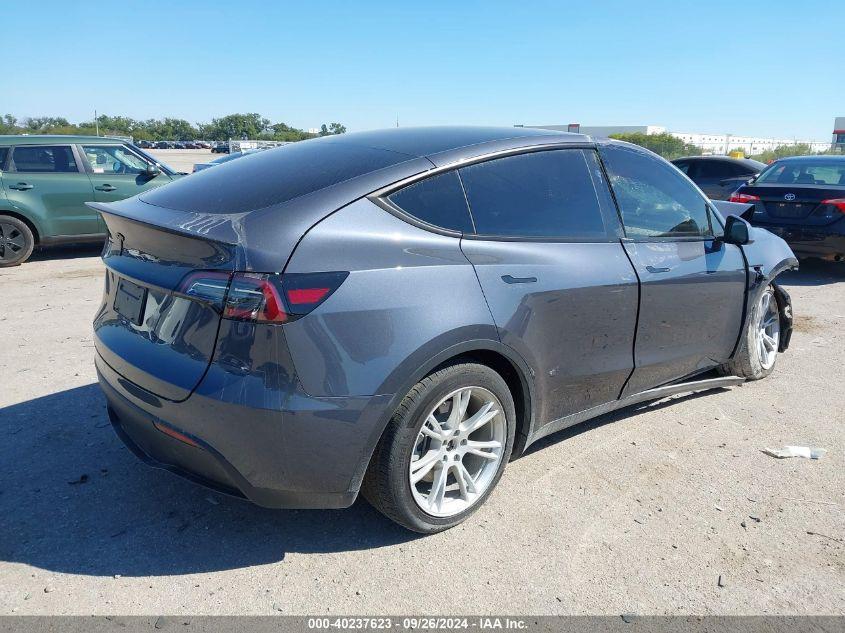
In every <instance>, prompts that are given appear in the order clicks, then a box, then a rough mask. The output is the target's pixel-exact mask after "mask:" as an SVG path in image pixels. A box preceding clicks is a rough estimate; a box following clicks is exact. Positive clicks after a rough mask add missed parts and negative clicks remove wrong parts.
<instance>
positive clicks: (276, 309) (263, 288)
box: [223, 272, 349, 323]
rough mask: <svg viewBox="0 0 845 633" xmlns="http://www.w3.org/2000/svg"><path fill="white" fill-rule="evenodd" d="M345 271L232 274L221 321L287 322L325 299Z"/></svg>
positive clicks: (303, 314) (336, 285)
mask: <svg viewBox="0 0 845 633" xmlns="http://www.w3.org/2000/svg"><path fill="white" fill-rule="evenodd" d="M348 275H349V273H347V272H327V273H303V274H300V273H295V274H288V275H277V274H274V273H235V274H234V276H233V277H232V282H231V284H230V285H229V292H228V294H227V295H226V304H225V306H224V308H223V318H225V319H234V320H238V321H254V322H257V323H289V322H291V321H295V320H296V319H298V318H300V317H303V316H305V315H306V314H308V313H309V312H311V311H312V310H314V309H315V308H316V307H317V306H319V305H320V304H321V303H323V302H324V301H325V300H326V299H328V298H329V297H330V296H331V294H332V293H333V292H334V291H335V290H337V289H338V288H339V287H340V284H342V283H343V280H344V279H346V277H347V276H348Z"/></svg>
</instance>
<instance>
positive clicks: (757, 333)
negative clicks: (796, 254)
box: [720, 285, 780, 380]
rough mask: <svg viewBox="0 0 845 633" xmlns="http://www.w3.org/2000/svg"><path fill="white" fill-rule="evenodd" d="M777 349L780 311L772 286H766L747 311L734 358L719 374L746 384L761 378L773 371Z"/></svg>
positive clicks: (721, 368) (723, 366)
mask: <svg viewBox="0 0 845 633" xmlns="http://www.w3.org/2000/svg"><path fill="white" fill-rule="evenodd" d="M778 345H780V311H779V309H778V302H777V298H776V297H775V292H774V289H773V288H772V286H771V285H770V286H768V287H767V288H766V289H765V290H764V291H763V293H762V294H761V295H760V298H759V299H758V300H757V302H756V303H755V304H754V307H753V308H752V310H751V316H750V318H749V320H748V326H747V327H746V329H745V334H744V335H743V339H742V343H741V345H740V349H739V351H738V352H737V354H736V358H734V360H732V361H731V362H730V363H727V364H725V365H722V367H720V371H721V373H723V374H727V375H734V376H742V377H743V378H748V379H749V380H759V379H760V378H765V377H766V376H768V375H769V374H771V373H772V371H773V370H774V368H775V363H776V362H777V356H778Z"/></svg>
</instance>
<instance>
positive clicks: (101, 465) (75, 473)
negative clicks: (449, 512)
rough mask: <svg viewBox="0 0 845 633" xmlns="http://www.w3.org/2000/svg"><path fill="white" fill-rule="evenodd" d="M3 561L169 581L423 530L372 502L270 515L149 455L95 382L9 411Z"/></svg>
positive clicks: (1, 495) (1, 456)
mask: <svg viewBox="0 0 845 633" xmlns="http://www.w3.org/2000/svg"><path fill="white" fill-rule="evenodd" d="M0 438H2V442H0V464H3V469H2V470H3V474H2V476H0V477H1V478H0V507H2V508H3V510H4V511H3V512H0V559H2V560H4V561H10V562H19V563H26V564H28V565H33V566H35V567H39V568H42V569H48V570H51V571H57V572H64V573H72V574H90V575H103V576H107V575H114V574H121V575H124V576H160V575H174V574H187V573H196V572H208V571H217V570H223V569H233V568H242V567H249V566H251V565H261V564H266V563H275V562H278V561H281V560H283V559H284V557H285V555H286V554H287V553H288V552H300V553H316V552H336V551H347V550H358V549H370V548H377V547H382V546H386V545H391V544H396V543H401V542H405V541H409V540H411V539H413V538H415V537H416V535H415V534H413V533H411V532H408V531H406V530H404V529H403V528H400V527H398V526H397V525H395V524H393V523H392V522H390V521H388V520H387V519H385V518H384V517H382V516H381V515H380V514H378V513H377V512H376V511H375V510H373V509H372V508H371V507H370V506H369V505H368V504H366V503H365V502H363V501H359V502H357V503H356V504H355V505H354V506H353V507H352V508H349V509H346V510H336V511H331V510H326V511H317V510H301V511H294V510H286V511H283V510H268V509H265V508H259V507H257V506H254V505H252V504H250V503H248V502H245V501H241V500H238V499H231V498H228V497H225V496H223V495H219V494H216V493H213V492H210V491H208V490H205V489H203V488H201V487H199V486H196V485H194V484H192V483H189V482H187V481H183V480H182V479H180V478H178V477H176V476H174V475H171V474H170V473H167V472H164V471H160V470H156V469H153V468H150V467H149V466H146V465H144V464H142V463H141V462H139V461H138V460H137V459H136V458H135V457H134V456H133V455H132V454H131V453H130V452H129V451H128V450H127V449H126V448H125V447H124V446H123V444H122V443H121V442H120V440H118V439H117V437H116V436H115V434H114V432H113V431H112V429H111V426H110V424H109V422H108V418H107V416H106V411H105V400H104V399H103V397H102V395H101V393H100V390H99V387H98V386H97V385H96V384H91V385H86V386H84V387H78V388H76V389H70V390H67V391H63V392H60V393H56V394H52V395H49V396H45V397H43V398H37V399H35V400H30V401H27V402H23V403H21V404H17V405H13V406H9V407H5V408H2V409H0Z"/></svg>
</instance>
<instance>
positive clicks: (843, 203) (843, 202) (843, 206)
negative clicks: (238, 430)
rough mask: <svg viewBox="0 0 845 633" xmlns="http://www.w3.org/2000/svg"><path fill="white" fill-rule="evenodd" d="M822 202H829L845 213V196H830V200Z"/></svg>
mask: <svg viewBox="0 0 845 633" xmlns="http://www.w3.org/2000/svg"><path fill="white" fill-rule="evenodd" d="M822 204H829V205H831V206H833V207H836V208H837V209H839V212H840V213H845V198H830V199H829V200H822Z"/></svg>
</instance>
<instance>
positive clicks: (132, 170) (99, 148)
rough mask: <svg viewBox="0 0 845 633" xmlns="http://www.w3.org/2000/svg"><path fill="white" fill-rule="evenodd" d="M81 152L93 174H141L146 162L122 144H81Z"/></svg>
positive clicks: (144, 169)
mask: <svg viewBox="0 0 845 633" xmlns="http://www.w3.org/2000/svg"><path fill="white" fill-rule="evenodd" d="M82 152H83V153H84V154H85V157H86V158H87V159H88V164H90V165H91V170H92V171H93V172H94V173H95V174H133V175H136V174H142V173H144V171H146V169H147V163H146V162H145V161H144V160H142V159H141V158H140V157H138V156H136V155H135V154H133V153H132V152H130V151H129V150H128V149H127V148H125V147H123V146H122V145H83V146H82Z"/></svg>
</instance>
